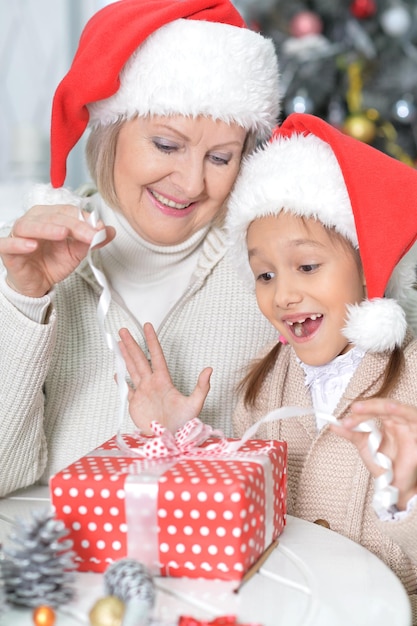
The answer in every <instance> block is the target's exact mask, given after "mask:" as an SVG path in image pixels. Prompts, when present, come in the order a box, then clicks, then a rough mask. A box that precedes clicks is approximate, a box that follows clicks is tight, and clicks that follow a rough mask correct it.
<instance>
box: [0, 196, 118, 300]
mask: <svg viewBox="0 0 417 626" xmlns="http://www.w3.org/2000/svg"><path fill="white" fill-rule="evenodd" d="M86 215H87V213H86ZM103 228H106V235H107V236H106V238H105V241H103V242H102V243H101V244H100V245H101V246H103V245H105V244H106V243H108V242H109V241H111V240H112V239H113V237H114V235H115V231H114V229H113V228H112V227H105V226H104V224H103V223H100V222H99V224H98V226H97V228H95V227H93V226H91V225H90V224H88V223H87V222H86V221H83V220H80V219H79V209H78V207H75V206H72V205H66V204H60V205H54V206H44V205H37V206H34V207H32V208H31V209H29V210H28V211H27V213H25V214H24V215H23V216H22V217H20V218H19V219H17V220H16V222H15V223H14V224H13V228H12V231H11V233H10V235H9V236H8V237H3V238H0V256H1V258H2V260H3V264H4V266H5V268H6V271H7V276H6V280H7V283H8V284H9V286H10V287H11V288H12V289H14V290H15V291H17V292H18V293H21V294H22V295H25V296H30V297H32V298H40V297H42V296H44V295H45V294H47V293H48V292H49V291H50V290H51V289H52V288H53V286H54V285H55V284H57V283H59V282H60V281H62V280H64V278H66V277H67V276H69V275H70V274H71V273H72V272H73V271H74V270H75V268H76V267H77V266H78V265H79V263H80V262H81V261H82V259H83V258H85V256H86V255H87V253H88V249H89V247H90V243H91V241H92V239H93V237H94V235H95V233H96V232H97V231H98V230H101V229H103Z"/></svg>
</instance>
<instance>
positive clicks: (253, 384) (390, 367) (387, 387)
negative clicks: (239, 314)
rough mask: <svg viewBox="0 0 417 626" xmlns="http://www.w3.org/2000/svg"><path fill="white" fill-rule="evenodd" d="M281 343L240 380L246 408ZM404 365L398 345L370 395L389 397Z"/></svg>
mask: <svg viewBox="0 0 417 626" xmlns="http://www.w3.org/2000/svg"><path fill="white" fill-rule="evenodd" d="M281 345H282V344H281V343H277V344H276V345H275V346H274V347H273V348H272V350H270V351H269V352H268V354H267V355H265V356H264V357H263V358H262V359H258V360H256V361H253V362H252V364H251V365H250V369H249V371H248V373H247V374H246V375H245V377H244V378H243V379H242V380H241V381H240V383H239V385H238V391H239V392H241V393H243V394H244V395H243V401H244V404H245V406H246V408H248V409H252V408H255V406H256V400H257V398H258V396H259V392H260V390H261V387H262V384H263V382H264V380H265V378H266V376H267V375H268V374H269V372H270V371H271V370H272V369H273V367H274V365H275V362H276V360H277V357H278V354H279V351H280V349H281ZM404 365H405V359H404V351H403V349H402V348H399V347H398V346H396V347H395V348H394V350H393V351H392V352H391V354H390V357H389V360H388V363H387V366H386V368H385V371H384V375H383V379H382V384H381V387H380V388H379V389H378V391H377V392H376V393H374V394H372V396H369V397H370V398H377V397H388V396H389V395H390V393H391V391H392V390H393V389H394V387H395V386H396V384H397V382H398V380H399V379H400V377H401V374H402V371H403V369H404ZM356 399H357V398H355V400H356ZM358 399H359V398H358ZM361 399H364V398H361Z"/></svg>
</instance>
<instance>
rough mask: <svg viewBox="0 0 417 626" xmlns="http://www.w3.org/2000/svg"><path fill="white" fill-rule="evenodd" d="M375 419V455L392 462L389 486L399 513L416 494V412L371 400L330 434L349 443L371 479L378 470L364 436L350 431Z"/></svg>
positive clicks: (356, 405)
mask: <svg viewBox="0 0 417 626" xmlns="http://www.w3.org/2000/svg"><path fill="white" fill-rule="evenodd" d="M375 418H378V420H380V425H379V428H380V431H381V435H382V440H381V444H380V447H379V452H381V453H382V454H385V455H386V456H387V457H388V458H389V459H390V460H391V462H392V469H393V480H392V483H391V484H392V485H393V486H394V487H397V488H398V491H399V500H398V503H397V506H398V508H399V509H400V510H403V509H405V508H406V506H407V502H408V500H409V499H410V498H411V497H412V496H414V495H415V494H416V493H417V408H416V407H414V406H410V405H407V404H401V403H400V402H396V401H394V400H389V399H388V398H372V399H370V400H363V401H360V402H355V403H354V404H353V405H352V413H351V415H350V416H349V417H348V418H346V419H345V420H343V422H342V424H341V425H340V426H332V427H331V428H332V431H333V432H334V433H337V434H339V435H341V436H342V437H345V438H346V439H348V440H349V441H351V442H352V443H353V444H354V445H355V446H356V447H357V449H358V451H359V453H360V455H361V457H362V459H363V460H364V462H365V464H366V466H367V467H368V469H369V471H370V472H371V473H372V475H373V476H375V477H376V476H379V475H380V474H381V473H383V471H384V470H382V469H381V468H380V467H379V466H378V465H376V464H375V462H374V461H373V459H372V456H371V454H370V451H369V448H368V434H367V433H362V432H355V431H354V430H353V429H354V428H355V427H356V426H358V424H361V423H362V422H366V421H368V420H372V419H375Z"/></svg>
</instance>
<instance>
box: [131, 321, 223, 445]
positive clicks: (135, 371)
mask: <svg viewBox="0 0 417 626" xmlns="http://www.w3.org/2000/svg"><path fill="white" fill-rule="evenodd" d="M144 332H145V338H146V343H147V345H148V348H149V354H150V362H149V361H148V359H147V358H146V356H145V354H144V353H143V351H142V350H141V348H140V346H139V345H138V344H137V343H136V341H135V340H134V339H133V337H132V335H131V334H130V332H129V331H128V330H127V329H126V328H122V329H121V330H120V332H119V335H120V339H121V342H120V350H121V352H122V355H123V358H124V360H125V362H126V367H127V370H128V372H129V375H130V378H131V381H132V384H133V388H132V387H131V388H130V389H129V395H128V398H129V412H130V417H131V418H132V420H133V421H134V423H135V424H136V426H137V427H138V428H140V430H141V432H142V433H143V434H145V435H149V434H152V431H151V429H150V423H151V422H152V420H156V421H158V422H159V423H160V424H162V426H165V427H166V428H168V429H169V430H170V431H171V432H175V431H176V430H177V429H178V428H179V427H180V426H182V425H183V424H185V422H187V421H188V420H190V419H192V418H193V417H198V416H199V414H200V412H201V409H202V408H203V405H204V401H205V399H206V397H207V394H208V392H209V390H210V376H211V373H212V369H211V368H210V367H206V368H205V369H204V370H203V371H202V372H201V374H200V376H199V377H198V381H197V384H196V386H195V389H194V391H193V392H192V394H191V395H190V396H184V395H183V394H182V393H180V392H179V391H178V390H177V389H176V388H175V387H174V385H173V383H172V380H171V376H170V374H169V371H168V366H167V363H166V360H165V357H164V353H163V352H162V348H161V345H160V343H159V341H158V338H157V336H156V333H155V330H154V329H153V326H152V325H151V324H149V323H148V324H145V325H144Z"/></svg>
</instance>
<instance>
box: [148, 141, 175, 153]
mask: <svg viewBox="0 0 417 626" xmlns="http://www.w3.org/2000/svg"><path fill="white" fill-rule="evenodd" d="M152 141H153V144H154V146H155V148H157V149H158V150H160V151H161V152H167V153H170V152H175V150H178V146H177V145H176V144H175V143H170V142H168V141H164V140H162V139H153V140H152Z"/></svg>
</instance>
